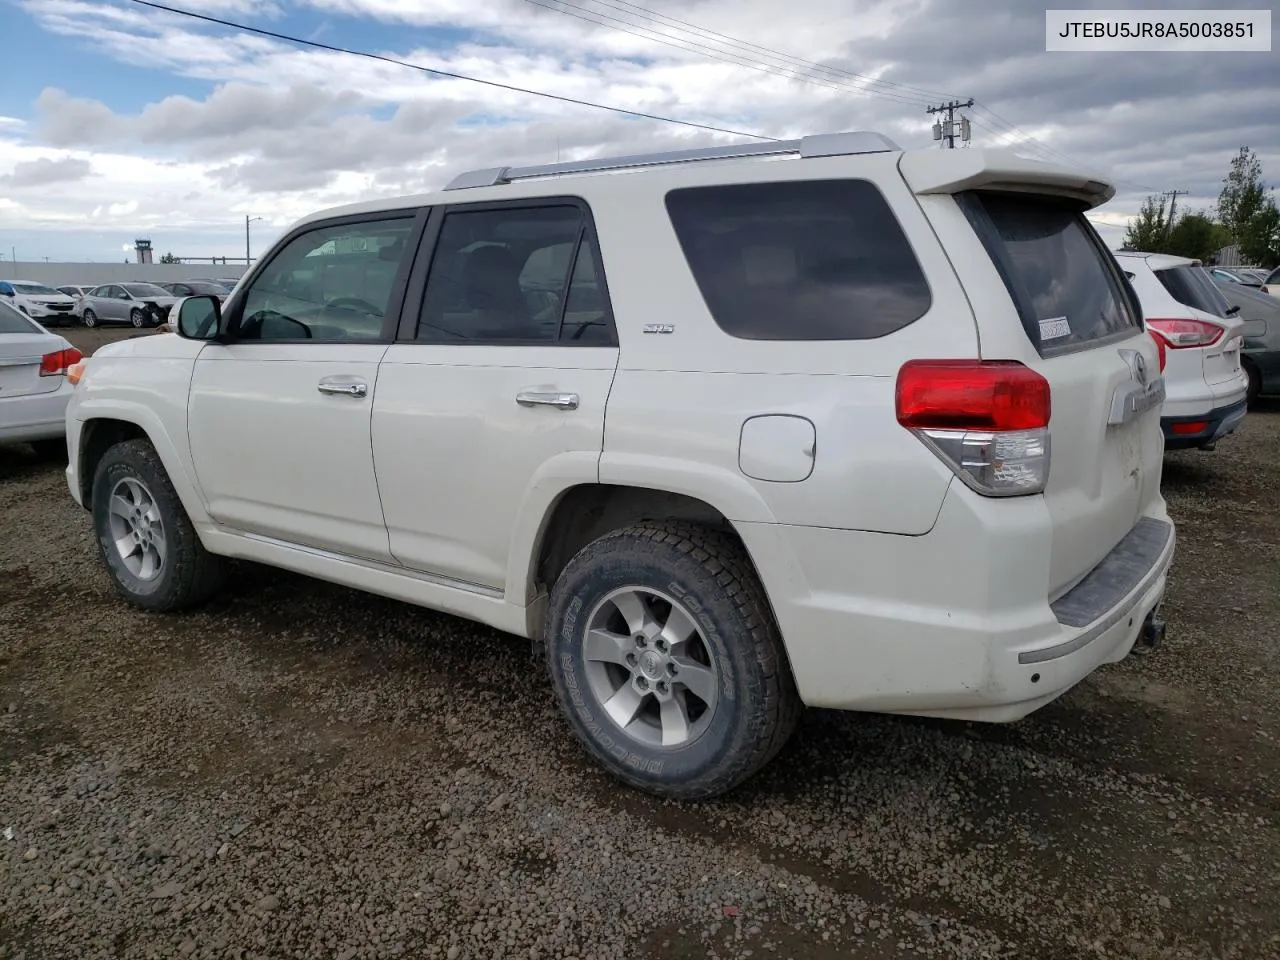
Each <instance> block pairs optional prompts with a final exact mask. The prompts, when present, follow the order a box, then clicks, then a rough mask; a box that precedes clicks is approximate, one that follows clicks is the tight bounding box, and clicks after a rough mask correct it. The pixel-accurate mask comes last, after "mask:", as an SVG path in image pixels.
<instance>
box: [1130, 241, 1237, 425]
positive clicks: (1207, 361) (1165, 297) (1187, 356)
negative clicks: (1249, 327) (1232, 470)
mask: <svg viewBox="0 0 1280 960" xmlns="http://www.w3.org/2000/svg"><path fill="white" fill-rule="evenodd" d="M1115 256H1116V260H1117V261H1118V262H1119V264H1120V267H1121V269H1123V270H1124V273H1125V276H1126V277H1128V278H1129V282H1130V283H1131V284H1132V285H1133V289H1134V292H1136V293H1137V294H1138V299H1139V300H1140V301H1141V302H1142V313H1143V316H1144V317H1145V319H1146V324H1147V329H1148V330H1150V331H1151V333H1152V336H1154V337H1155V338H1156V342H1157V344H1158V345H1159V346H1160V347H1162V353H1163V356H1164V377H1165V401H1164V408H1163V410H1162V412H1161V417H1160V428H1161V429H1162V430H1163V431H1164V442H1165V449H1166V450H1178V449H1187V448H1193V447H1194V448H1198V449H1201V450H1212V449H1213V447H1214V445H1215V444H1216V443H1217V442H1218V441H1219V440H1220V439H1222V438H1223V437H1224V436H1226V435H1227V434H1228V433H1230V432H1231V431H1232V430H1234V429H1235V428H1236V425H1237V424H1238V423H1239V422H1240V421H1241V420H1242V419H1244V415H1245V412H1246V411H1247V409H1248V404H1247V399H1246V398H1247V394H1248V390H1249V378H1248V376H1247V375H1246V374H1245V372H1244V370H1243V368H1242V367H1241V366H1240V350H1241V348H1242V346H1243V344H1244V323H1243V322H1242V321H1241V320H1240V319H1239V318H1238V317H1237V316H1236V314H1237V313H1238V312H1239V311H1238V310H1237V309H1236V308H1234V307H1232V306H1231V305H1230V304H1228V303H1227V301H1226V300H1225V299H1224V298H1223V296H1222V294H1221V293H1219V292H1218V288H1217V287H1216V286H1214V283H1213V280H1211V279H1210V278H1209V274H1208V272H1207V271H1206V270H1205V269H1204V267H1203V266H1202V265H1201V263H1200V261H1199V260H1189V259H1187V258H1186V257H1174V256H1170V255H1169V254H1163V253H1128V252H1123V253H1117V254H1116V255H1115Z"/></svg>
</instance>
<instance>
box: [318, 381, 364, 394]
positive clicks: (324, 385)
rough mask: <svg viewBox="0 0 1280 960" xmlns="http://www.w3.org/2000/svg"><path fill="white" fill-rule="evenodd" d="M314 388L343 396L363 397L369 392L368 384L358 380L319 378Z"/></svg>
mask: <svg viewBox="0 0 1280 960" xmlns="http://www.w3.org/2000/svg"><path fill="white" fill-rule="evenodd" d="M316 389H317V390H319V391H320V392H321V393H331V394H337V395H339V396H343V397H363V396H367V395H368V393H369V385H368V384H367V383H364V382H363V381H360V380H354V381H353V380H321V381H320V382H319V383H318V384H316Z"/></svg>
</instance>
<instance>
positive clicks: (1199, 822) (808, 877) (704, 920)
mask: <svg viewBox="0 0 1280 960" xmlns="http://www.w3.org/2000/svg"><path fill="white" fill-rule="evenodd" d="M93 333H94V336H95V337H102V336H106V334H105V333H102V332H99V331H94V332H93ZM77 335H78V331H74V330H73V331H71V332H70V336H71V337H72V338H73V339H74V338H75V336H77ZM111 335H113V336H115V335H118V334H116V333H114V332H112V334H111ZM1164 488H1165V494H1166V497H1167V498H1168V500H1169V505H1170V510H1171V512H1172V514H1173V516H1174V517H1175V519H1176V520H1177V521H1178V523H1179V530H1178V533H1179V543H1178V559H1177V561H1176V562H1175V566H1174V569H1173V572H1172V575H1171V579H1170V586H1169V592H1168V594H1167V597H1166V603H1165V615H1166V617H1167V619H1168V622H1169V635H1168V640H1167V641H1166V643H1165V644H1164V646H1163V647H1161V648H1160V649H1158V650H1156V651H1155V652H1153V653H1152V654H1151V655H1149V656H1145V657H1141V658H1130V659H1127V660H1125V661H1124V662H1122V663H1119V664H1114V665H1108V666H1105V667H1103V668H1101V669H1100V670H1099V671H1097V672H1096V673H1095V674H1093V675H1092V676H1090V677H1089V678H1088V679H1087V680H1085V681H1084V682H1083V683H1081V684H1080V685H1079V686H1077V687H1076V688H1074V689H1073V690H1071V691H1070V692H1069V693H1068V694H1066V695H1065V696H1064V697H1063V698H1062V699H1061V700H1059V701H1058V702H1056V703H1054V704H1051V705H1050V706H1048V707H1046V708H1044V709H1043V710H1041V711H1039V712H1037V713H1036V714H1033V715H1032V716H1031V717H1029V718H1027V719H1026V720H1024V721H1021V722H1019V723H1017V724H1014V725H1011V726H999V727H995V726H983V725H978V724H966V723H959V722H944V721H934V720H913V719H906V718H895V717H888V716H878V715H854V714H840V713H830V712H825V711H819V710H812V711H810V712H809V713H808V714H807V715H806V717H805V719H804V721H803V723H802V725H801V728H800V730H799V732H798V734H797V737H796V738H795V740H794V741H793V742H792V743H791V744H790V745H789V746H788V747H787V748H786V749H785V750H784V751H783V753H782V754H781V755H780V756H779V757H778V759H777V760H776V761H775V762H774V764H773V765H772V766H770V767H769V768H768V769H767V770H766V771H764V772H763V773H762V774H761V775H760V776H758V777H756V778H754V779H753V780H751V781H750V782H749V783H747V784H745V785H744V786H743V787H742V788H741V789H739V790H737V791H735V792H734V794H732V795H731V796H729V797H725V798H722V799H720V800H716V801H712V802H707V803H701V804H677V803H666V802H660V801H657V800H654V799H652V798H650V797H646V796H643V795H641V794H638V793H635V792H633V791H629V790H627V789H626V788H624V787H621V786H620V785H618V784H616V783H615V782H613V781H612V780H610V779H609V778H608V777H607V776H605V775H603V774H602V773H601V772H600V771H599V769H598V768H597V767H596V766H595V765H594V764H593V763H592V762H591V761H590V760H589V759H588V758H587V757H586V756H585V753H584V751H583V750H582V749H581V748H579V747H578V746H577V745H576V744H575V743H574V742H573V741H572V740H571V739H570V736H569V734H568V731H567V729H566V727H565V724H564V722H563V720H562V719H561V718H560V717H559V715H558V713H557V711H556V709H555V707H554V705H553V702H552V699H551V691H550V689H549V686H548V683H547V681H546V679H545V673H544V670H543V668H542V667H541V666H537V665H533V666H531V663H530V660H529V647H528V643H527V641H515V640H512V639H511V638H510V637H507V636H505V635H502V634H498V633H496V632H493V631H489V630H486V629H483V628H480V627H477V626H474V625H472V624H468V623H465V622H463V621H460V620H456V619H452V618H449V617H446V616H442V615H436V614H433V613H429V612H425V611H421V610H418V609H415V608H412V607H409V606H405V605H402V604H398V603H394V602H392V601H389V600H382V599H378V598H374V597H369V596H364V595H361V594H357V593H354V592H352V591H347V590H343V589H340V588H337V587H334V586H331V585H328V584H324V583H319V582H316V581H310V580H306V579H304V578H301V577H297V576H293V575H290V574H287V573H283V572H280V571H275V570H268V569H265V568H260V567H243V568H236V569H235V570H233V575H232V577H231V582H230V584H229V586H228V589H227V591H226V593H225V594H224V595H223V596H222V597H220V598H218V599H216V600H214V601H213V602H211V603H210V604H208V605H207V606H205V607H203V608H201V609H198V610H194V611H191V612H189V613H185V614H183V615H181V616H152V615H147V614H144V613H142V612H140V611H136V610H133V609H132V608H129V607H127V606H125V605H124V604H123V603H121V602H120V600H119V599H118V598H117V597H116V595H115V593H114V591H113V590H112V589H111V587H110V585H109V584H108V582H107V580H106V578H105V576H104V575H103V573H102V570H101V567H100V560H99V559H98V557H97V554H96V546H95V543H94V539H93V536H92V531H91V528H90V525H89V520H88V517H87V515H86V514H85V513H84V512H83V511H81V510H79V509H78V508H77V507H75V506H74V504H72V503H71V501H70V499H69V498H68V496H67V492H66V484H65V478H64V477H63V475H62V474H61V472H60V471H59V469H58V468H56V467H50V466H46V465H44V464H41V463H39V462H38V461H36V460H35V459H34V458H33V457H32V456H31V455H30V454H29V453H28V452H26V450H25V449H24V448H21V447H16V446H15V447H0V531H3V535H0V636H2V637H4V638H5V639H4V641H3V644H0V704H15V705H18V706H19V707H20V709H15V710H13V711H8V710H7V709H6V710H5V711H0V764H2V765H0V777H2V778H3V780H2V782H3V789H0V825H3V826H5V827H7V828H11V829H12V835H13V837H14V838H15V839H14V842H4V843H0V957H2V958H4V960H12V957H13V956H15V955H21V956H24V957H25V960H35V958H38V957H39V958H43V957H64V956H65V957H72V956H74V957H75V958H77V960H107V958H113V957H117V956H130V957H134V956H136V957H139V958H148V957H165V958H168V957H174V956H178V957H199V958H202V960H203V958H217V960H227V958H239V960H250V958H257V957H275V956H279V957H286V956H287V957H331V958H344V960H365V958H373V957H378V958H382V957H405V958H414V960H417V958H424V960H462V958H464V957H465V958H467V960H490V958H495V960H496V958H499V957H501V958H537V960H564V958H569V957H573V958H578V960H604V958H613V957H637V958H642V957H673V958H681V960H685V958H687V960H694V958H696V960H702V958H717V960H728V958H730V957H732V958H745V957H751V958H752V960H758V958H760V957H767V958H776V960H785V958H788V957H790V958H793V960H801V958H810V957H812V958H815V960H834V958H836V957H868V958H871V957H885V958H888V957H897V956H903V957H930V958H974V960H977V958H985V960H1006V958H1010V960H1011V958H1019V957H1035V956H1043V955H1045V954H1044V950H1045V944H1053V945H1055V950H1056V951H1057V952H1055V953H1054V954H1053V955H1054V956H1055V957H1057V956H1061V957H1063V958H1066V957H1076V956H1080V957H1094V958H1098V957H1127V958H1133V960H1198V958H1201V957H1208V956H1216V957H1223V958H1240V960H1244V958H1252V957H1264V956H1271V955H1274V953H1275V945H1276V943H1277V942H1280V940H1277V938H1280V879H1278V878H1277V875H1276V871H1275V864H1276V863H1277V862H1280V824H1278V822H1277V817H1276V806H1275V798H1276V797H1277V796H1280V752H1277V750H1276V744H1277V743H1280V658H1278V657H1276V656H1274V636H1275V634H1274V627H1273V624H1274V623H1276V622H1280V592H1278V591H1276V590H1275V589H1274V588H1275V570H1276V569H1277V566H1278V565H1280V509H1278V507H1277V504H1276V502H1275V497H1274V491H1275V490H1277V489H1280V404H1272V406H1271V407H1266V408H1264V409H1261V410H1259V411H1257V412H1251V413H1250V414H1249V416H1248V417H1246V418H1245V420H1244V422H1243V423H1242V424H1241V426H1240V428H1239V430H1238V431H1237V433H1236V434H1235V435H1233V436H1232V437H1229V438H1227V439H1225V440H1223V441H1222V442H1221V443H1220V444H1219V445H1218V448H1217V450H1215V451H1214V452H1213V453H1211V454H1207V453H1206V454H1194V455H1182V454H1171V455H1169V457H1168V458H1167V463H1166V471H1165V484H1164ZM1215 544H1220V546H1215ZM51 603H52V604H54V606H55V607H56V608H57V609H68V610H73V611H74V614H75V615H74V616H67V617H59V618H51V617H49V616H48V615H47V611H48V609H50V604H51ZM1233 605H1234V606H1239V607H1240V608H1241V610H1242V612H1233V611H1232V610H1231V606H1233ZM1242 718H1247V719H1242ZM1170 814H1172V816H1170ZM5 835H6V836H8V835H9V834H8V833H6V834H5ZM28 853H30V856H28ZM1174 904H1176V905H1177V907H1176V909H1175V908H1174V906H1173V905H1174ZM726 907H728V908H732V910H731V911H726V909H725V908H726ZM734 911H736V912H734ZM55 917H56V918H57V919H56V920H55V919H54V918H55ZM899 944H901V945H902V946H901V950H899V949H898V945H899ZM748 951H749V952H748Z"/></svg>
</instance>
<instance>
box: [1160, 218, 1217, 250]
mask: <svg viewBox="0 0 1280 960" xmlns="http://www.w3.org/2000/svg"><path fill="white" fill-rule="evenodd" d="M1230 242H1231V238H1230V236H1229V235H1228V233H1227V231H1226V228H1224V227H1223V226H1222V224H1220V223H1215V222H1214V221H1213V219H1212V218H1210V217H1209V216H1207V215H1205V214H1203V213H1188V214H1184V215H1183V216H1181V217H1179V218H1178V222H1177V223H1176V224H1174V227H1173V229H1172V230H1170V231H1169V240H1168V243H1167V244H1166V246H1165V249H1164V251H1163V252H1164V253H1172V254H1176V255H1177V256H1179V257H1191V258H1192V259H1194V260H1205V261H1207V260H1209V259H1210V258H1211V257H1212V256H1213V255H1214V254H1215V253H1217V252H1218V251H1219V250H1221V249H1222V248H1223V247H1225V246H1226V245H1227V244H1229V243H1230Z"/></svg>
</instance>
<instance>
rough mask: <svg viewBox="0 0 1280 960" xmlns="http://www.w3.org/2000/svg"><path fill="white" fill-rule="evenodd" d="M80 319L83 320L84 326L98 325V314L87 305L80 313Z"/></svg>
mask: <svg viewBox="0 0 1280 960" xmlns="http://www.w3.org/2000/svg"><path fill="white" fill-rule="evenodd" d="M80 319H81V320H83V321H84V325H85V326H86V327H96V326H97V325H98V315H97V314H96V313H94V312H93V311H92V310H90V309H89V308H88V307H86V308H85V311H84V313H82V314H81V315H80Z"/></svg>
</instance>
